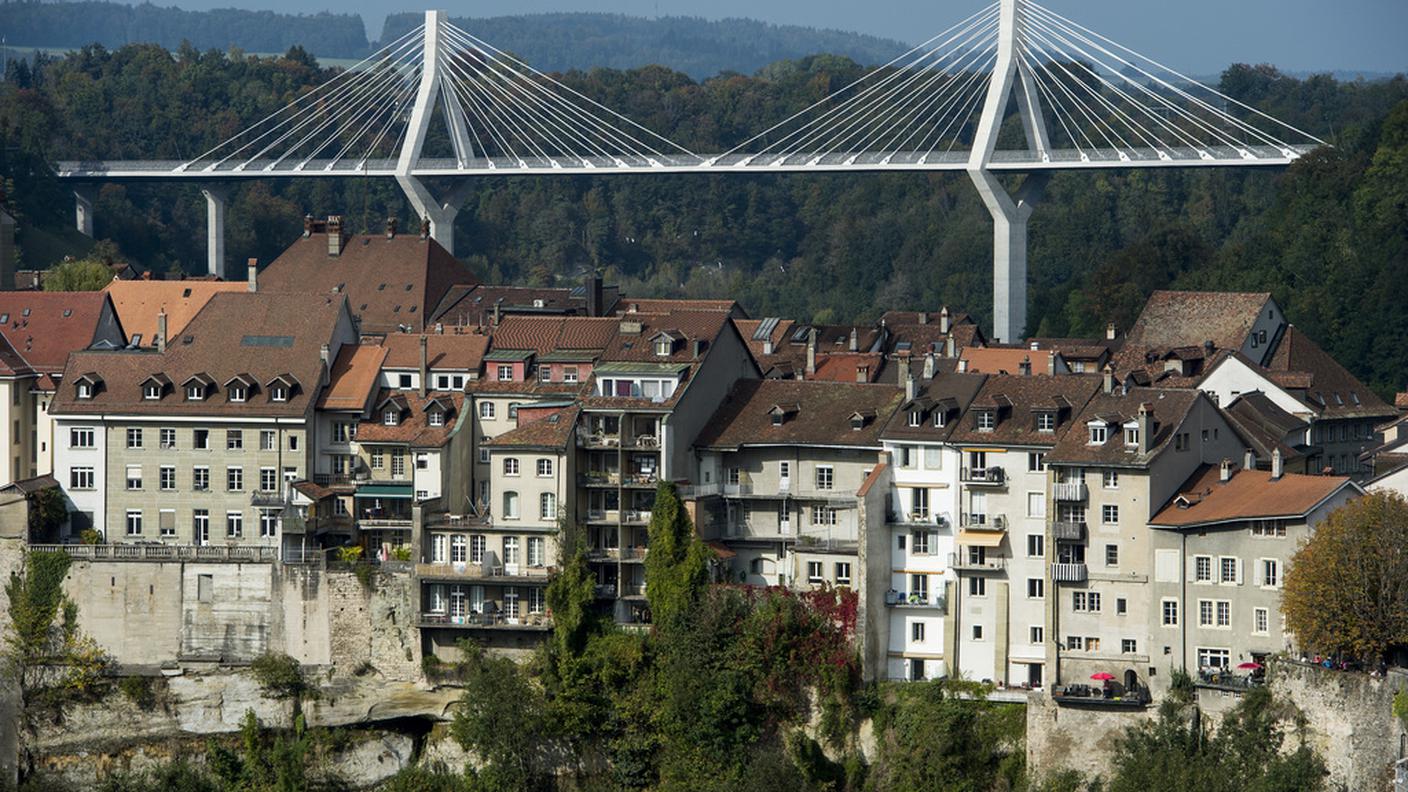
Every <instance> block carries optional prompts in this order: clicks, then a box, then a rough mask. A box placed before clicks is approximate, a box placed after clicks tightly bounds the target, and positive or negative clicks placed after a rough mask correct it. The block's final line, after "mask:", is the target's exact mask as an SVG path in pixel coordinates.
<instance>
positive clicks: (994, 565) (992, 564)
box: [948, 553, 1007, 572]
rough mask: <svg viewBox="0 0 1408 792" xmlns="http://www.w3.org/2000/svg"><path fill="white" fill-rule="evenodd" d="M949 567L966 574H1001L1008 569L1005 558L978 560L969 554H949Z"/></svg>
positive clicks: (987, 557) (989, 557)
mask: <svg viewBox="0 0 1408 792" xmlns="http://www.w3.org/2000/svg"><path fill="white" fill-rule="evenodd" d="M948 565H949V567H950V568H952V569H960V570H963V571H965V572H1001V571H1002V570H1004V569H1006V568H1007V559H1006V558H1005V557H1003V556H984V557H982V558H977V557H974V556H970V555H968V554H967V553H949V554H948Z"/></svg>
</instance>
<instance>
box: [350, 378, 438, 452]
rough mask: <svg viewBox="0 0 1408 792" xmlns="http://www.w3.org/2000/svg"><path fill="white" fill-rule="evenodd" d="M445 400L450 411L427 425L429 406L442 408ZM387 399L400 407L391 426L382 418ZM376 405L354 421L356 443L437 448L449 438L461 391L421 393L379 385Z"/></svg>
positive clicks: (430, 407) (430, 410)
mask: <svg viewBox="0 0 1408 792" xmlns="http://www.w3.org/2000/svg"><path fill="white" fill-rule="evenodd" d="M446 401H448V402H450V403H451V404H452V405H453V406H454V411H453V414H452V415H449V416H447V418H446V420H445V422H444V423H443V424H441V425H440V426H431V425H430V419H429V417H428V416H429V415H430V413H431V412H432V407H433V408H434V409H436V410H439V409H442V408H443V405H444V403H445V402H446ZM388 402H389V403H391V404H393V405H395V407H396V408H397V409H398V410H399V411H400V420H399V421H397V423H396V425H395V426H387V425H386V424H385V423H384V422H383V421H382V416H381V411H382V408H383V407H384V406H385V405H386V404H387V403H388ZM376 405H377V409H376V410H374V411H373V412H372V416H371V417H370V418H368V419H367V420H364V421H361V422H360V423H358V424H357V442H358V443H390V444H396V445H401V444H405V445H407V446H410V447H411V448H439V447H441V446H443V445H445V443H447V442H449V441H450V436H451V435H452V434H453V433H454V432H453V430H454V429H455V424H456V418H457V417H458V416H459V414H460V410H461V408H462V407H463V405H464V394H463V393H455V392H447V391H431V392H429V393H426V395H425V396H424V397H421V395H420V394H419V393H417V392H415V391H403V390H391V389H383V390H382V391H380V392H379V393H378V394H377V398H376Z"/></svg>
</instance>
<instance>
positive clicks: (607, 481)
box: [577, 470, 621, 487]
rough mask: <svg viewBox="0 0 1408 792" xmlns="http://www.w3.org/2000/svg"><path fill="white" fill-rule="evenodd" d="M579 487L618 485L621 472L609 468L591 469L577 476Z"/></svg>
mask: <svg viewBox="0 0 1408 792" xmlns="http://www.w3.org/2000/svg"><path fill="white" fill-rule="evenodd" d="M577 486H579V487H619V486H621V474H620V473H618V472H616V471H610V470H592V471H588V472H586V473H583V474H581V475H579V476H577Z"/></svg>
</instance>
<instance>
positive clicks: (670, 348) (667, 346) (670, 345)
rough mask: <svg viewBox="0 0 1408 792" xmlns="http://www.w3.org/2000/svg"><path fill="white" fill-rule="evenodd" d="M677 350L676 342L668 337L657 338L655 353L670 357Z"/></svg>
mask: <svg viewBox="0 0 1408 792" xmlns="http://www.w3.org/2000/svg"><path fill="white" fill-rule="evenodd" d="M674 351H675V344H674V342H673V341H671V340H670V339H669V338H667V337H663V336H662V337H660V338H657V339H656V340H655V354H656V355H658V356H659V357H669V356H670V353H671V352H674Z"/></svg>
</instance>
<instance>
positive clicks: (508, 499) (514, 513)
mask: <svg viewBox="0 0 1408 792" xmlns="http://www.w3.org/2000/svg"><path fill="white" fill-rule="evenodd" d="M503 517H504V519H505V520H517V519H518V493H517V492H512V491H509V492H505V493H504V514H503Z"/></svg>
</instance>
